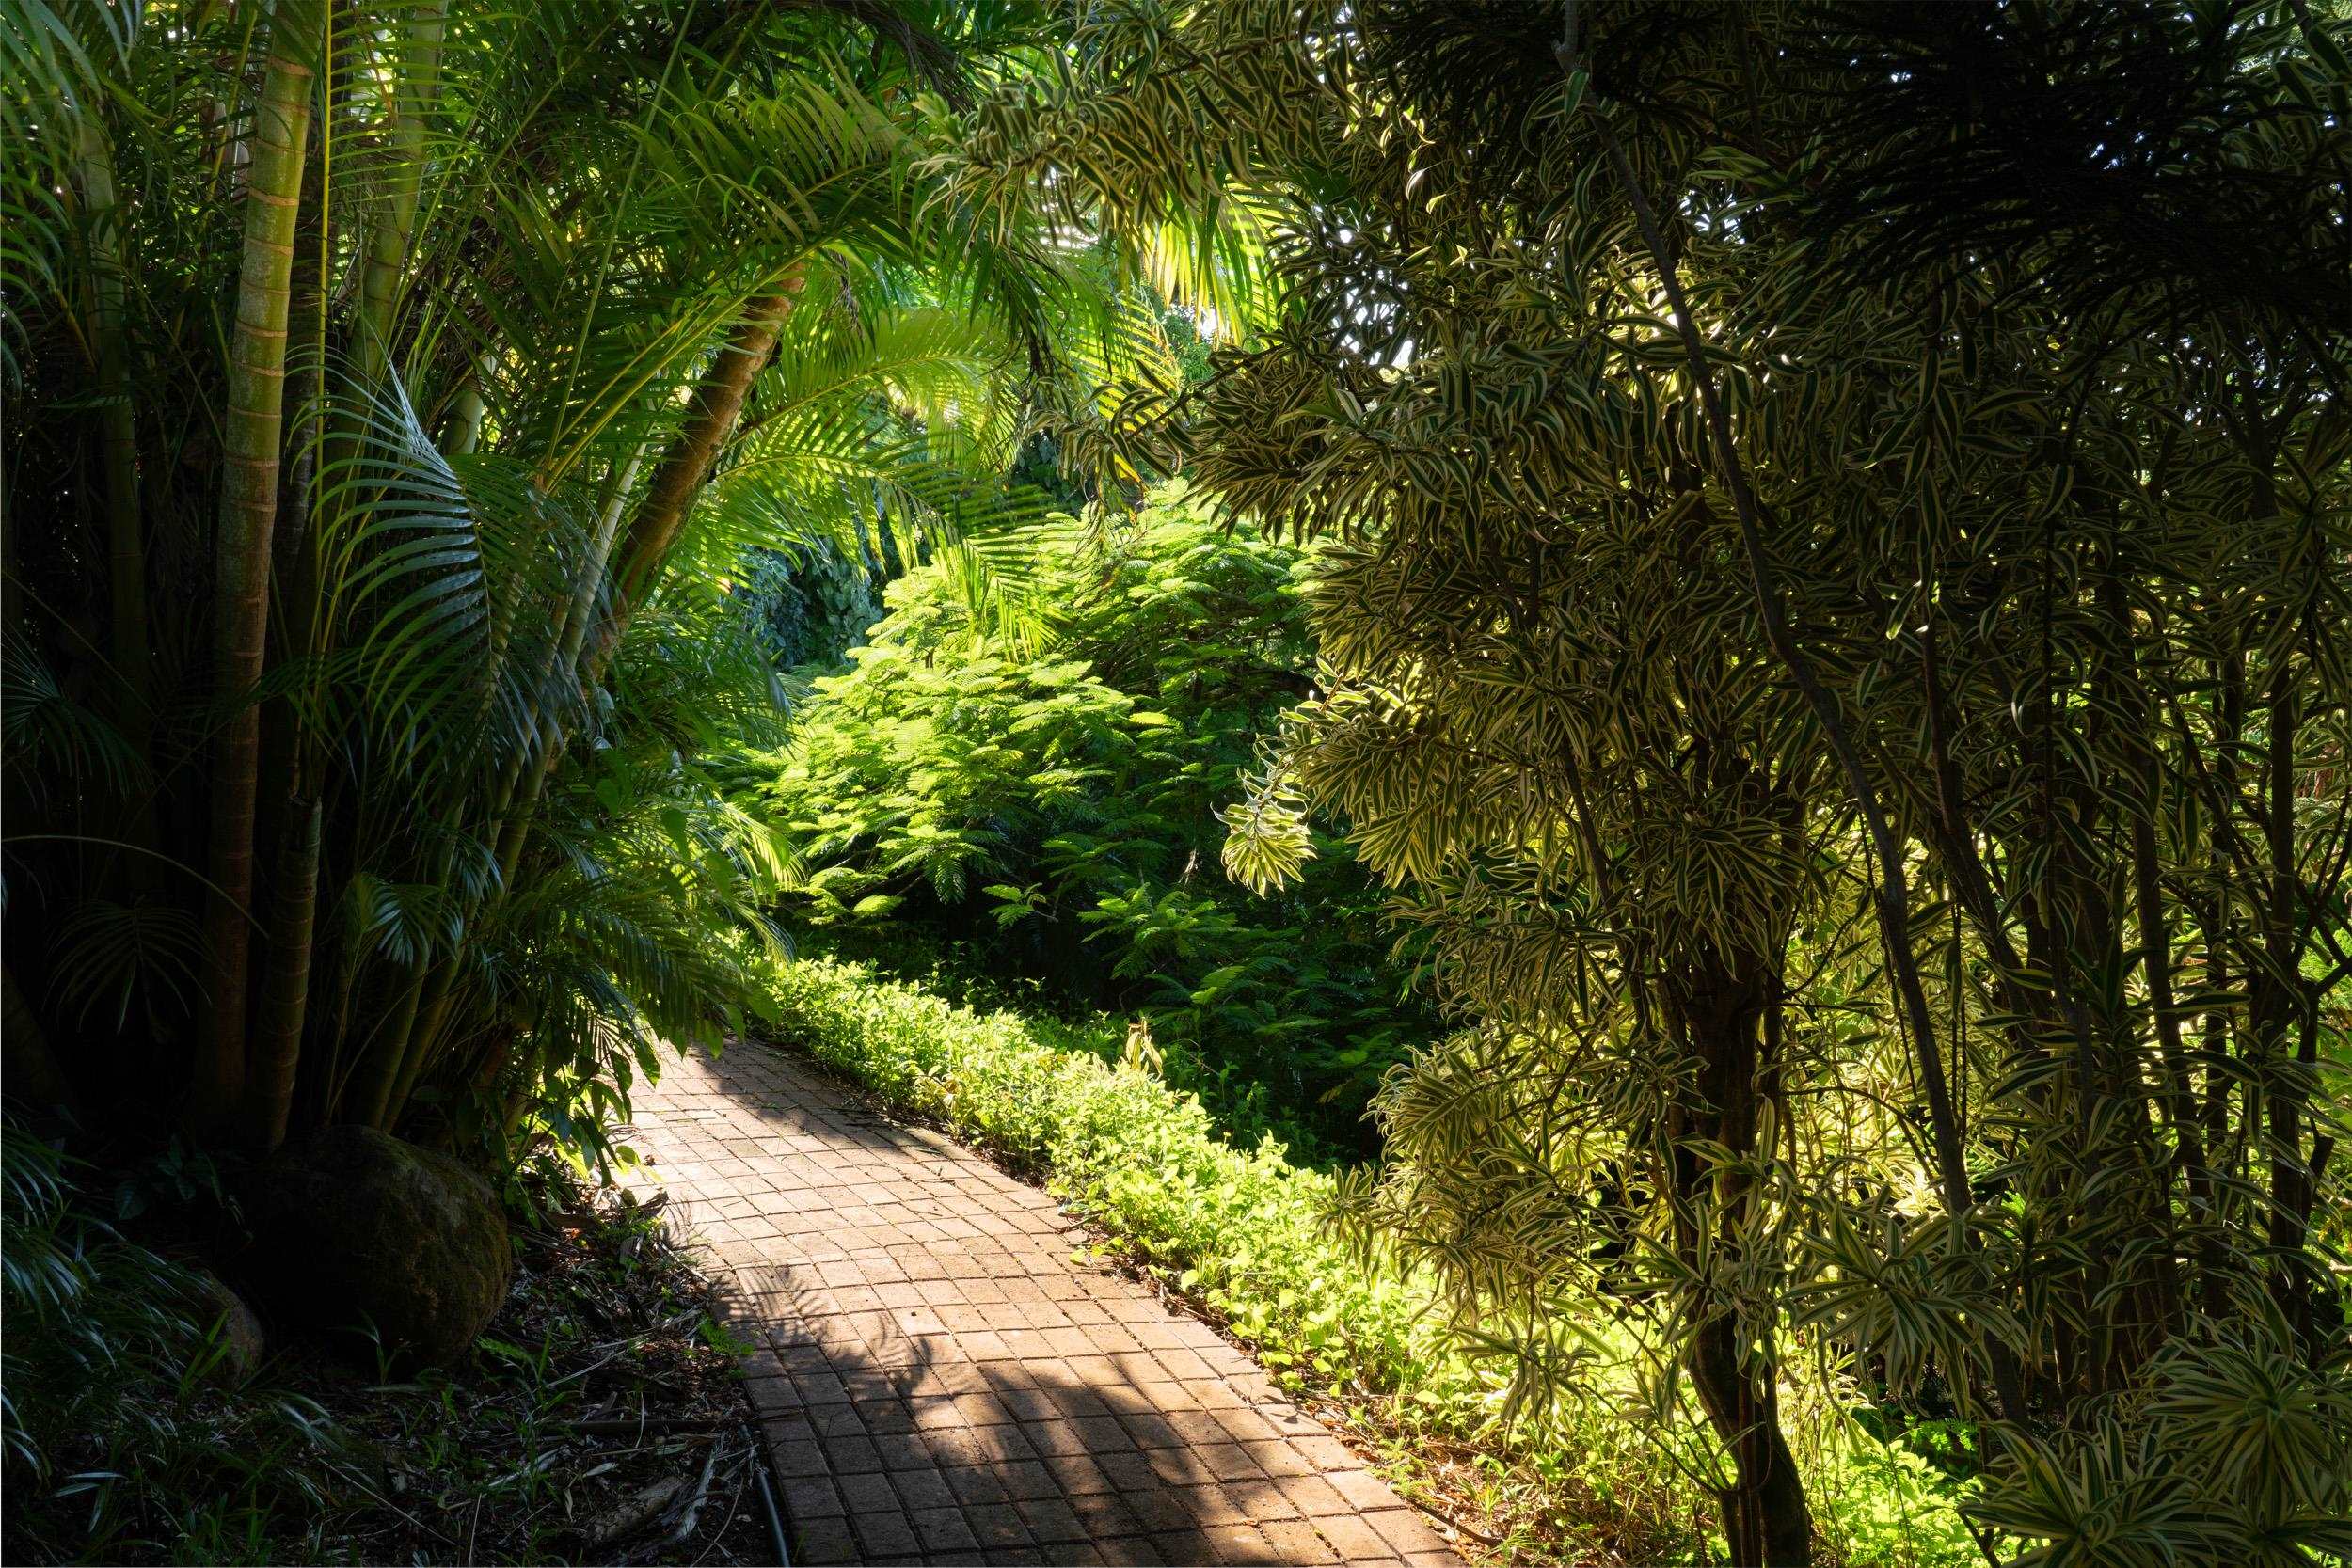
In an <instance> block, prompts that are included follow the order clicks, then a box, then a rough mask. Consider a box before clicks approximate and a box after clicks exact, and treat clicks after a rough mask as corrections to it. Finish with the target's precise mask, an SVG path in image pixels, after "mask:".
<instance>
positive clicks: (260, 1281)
mask: <svg viewBox="0 0 2352 1568" xmlns="http://www.w3.org/2000/svg"><path fill="white" fill-rule="evenodd" d="M248 1208H249V1212H251V1214H252V1216H253V1221H254V1226H253V1230H254V1244H253V1253H252V1270H251V1273H252V1276H253V1278H254V1280H255V1283H256V1284H257V1285H259V1286H260V1288H261V1290H262V1299H263V1302H264V1305H266V1306H267V1307H269V1308H270V1309H271V1310H272V1311H273V1312H274V1313H276V1314H277V1315H278V1317H279V1319H280V1320H281V1321H282V1322H284V1323H286V1324H287V1325H288V1326H290V1327H293V1328H296V1329H301V1330H306V1331H310V1332H312V1333H324V1334H327V1335H330V1336H334V1337H335V1338H338V1339H339V1341H340V1342H341V1343H342V1347H343V1348H344V1349H346V1350H348V1351H350V1352H352V1353H353V1354H357V1355H358V1356H359V1357H360V1359H361V1360H362V1361H363V1362H373V1360H374V1358H375V1353H376V1350H377V1348H378V1347H379V1346H380V1347H381V1349H382V1350H383V1351H384V1352H385V1353H386V1354H389V1357H390V1358H391V1360H392V1361H393V1362H394V1364H396V1365H398V1366H401V1367H403V1368H412V1367H417V1366H428V1367H446V1366H449V1365H451V1364H452V1363H453V1362H455V1361H456V1360H457V1358H458V1357H460V1356H462V1355H463V1354H465V1353H466V1349H467V1347H468V1346H469V1345H471V1344H472V1343H473V1341H474V1337H475V1336H476V1335H478V1334H480V1333H481V1332H482V1330H483V1328H484V1326H485V1324H487V1323H489V1321H490V1318H491V1316H492V1315H493V1314H494V1313H496V1312H497V1311H498V1309H499V1305H500V1303H501V1302H503V1301H504V1300H505V1299H506V1290H507V1286H508V1284H509V1283H510V1282H511V1281H512V1279H513V1277H514V1270H515V1259H514V1254H513V1252H512V1251H511V1249H510V1248H509V1246H508V1243H507V1235H506V1215H505V1212H503V1211H502V1210H501V1208H500V1206H499V1199H498V1194H497V1193H496V1192H494V1191H493V1190H492V1189H491V1187H490V1184H489V1183H488V1182H486V1181H485V1180H482V1178H481V1177H479V1176H477V1175H475V1174H474V1173H473V1172H472V1171H470V1170H469V1169H467V1168H466V1166H465V1165H463V1164H460V1163H459V1162H458V1161H456V1160H454V1159H452V1158H451V1157H450V1156H449V1155H447V1154H443V1153H440V1152H438V1151H437V1150H435V1149H430V1148H419V1147H418V1146H416V1145H415V1144H409V1143H403V1142H402V1141H401V1140H400V1139H398V1138H394V1137H391V1136H389V1134H386V1133H383V1132H375V1131H373V1129H371V1128H365V1127H330V1128H327V1129H326V1131H324V1132H318V1133H314V1134H312V1135H311V1136H310V1137H308V1138H306V1139H303V1140H302V1141H301V1142H299V1143H298V1144H294V1145H289V1146H288V1147H287V1148H286V1149H285V1150H284V1151H282V1152H281V1153H280V1154H279V1155H278V1158H277V1159H276V1160H274V1161H272V1162H271V1163H270V1164H269V1165H268V1166H267V1167H266V1168H265V1170H264V1171H263V1172H262V1178H261V1181H260V1184H259V1188H258V1190H257V1192H256V1195H255V1201H254V1202H253V1203H252V1204H250V1205H249V1206H248ZM370 1324H373V1335H371V1334H370V1333H369V1325H370ZM355 1335H356V1337H355Z"/></svg>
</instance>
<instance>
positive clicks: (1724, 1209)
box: [1667, 955, 1813, 1568]
mask: <svg viewBox="0 0 2352 1568" xmlns="http://www.w3.org/2000/svg"><path fill="white" fill-rule="evenodd" d="M1679 978H1680V980H1681V982H1682V983H1681V984H1680V985H1678V986H1674V987H1670V988H1669V994H1668V996H1667V1009H1668V1013H1669V1016H1671V1017H1673V1018H1674V1019H1675V1020H1676V1022H1677V1029H1676V1033H1677V1035H1678V1036H1679V1037H1681V1038H1682V1040H1683V1042H1684V1045H1685V1048H1686V1049H1687V1050H1689V1051H1690V1052H1691V1053H1692V1054H1694V1055H1695V1056H1696V1057H1697V1059H1698V1064H1697V1065H1698V1077H1697V1080H1696V1082H1695V1084H1694V1085H1692V1088H1693V1092H1692V1093H1691V1094H1689V1095H1688V1096H1687V1097H1686V1098H1685V1099H1684V1100H1683V1101H1682V1102H1681V1103H1679V1104H1677V1107H1676V1109H1675V1112H1674V1119H1675V1122H1676V1123H1677V1127H1676V1145H1675V1148H1674V1150H1673V1155H1672V1159H1673V1164H1672V1171H1673V1178H1674V1186H1675V1228H1676V1239H1677V1245H1678V1249H1679V1250H1680V1252H1681V1254H1682V1257H1683V1260H1684V1262H1685V1263H1686V1264H1687V1265H1689V1266H1691V1267H1692V1269H1693V1270H1694V1271H1695V1270H1697V1268H1698V1266H1699V1258H1700V1254H1701V1250H1702V1248H1701V1242H1702V1237H1706V1239H1707V1240H1708V1242H1710V1243H1711V1245H1712V1249H1713V1250H1714V1251H1715V1252H1716V1254H1717V1255H1718V1256H1729V1255H1732V1254H1734V1253H1736V1252H1737V1251H1738V1250H1739V1248H1740V1245H1741V1243H1742V1233H1743V1230H1744V1229H1745V1227H1746V1225H1747V1222H1748V1220H1749V1217H1750V1214H1749V1212H1750V1210H1751V1209H1752V1208H1753V1206H1754V1203H1755V1195H1754V1192H1753V1189H1752V1187H1751V1186H1750V1184H1749V1183H1748V1182H1747V1181H1746V1180H1744V1179H1741V1178H1737V1177H1734V1178H1731V1179H1729V1180H1725V1179H1724V1176H1723V1174H1722V1173H1721V1172H1720V1171H1719V1168H1718V1167H1717V1166H1716V1165H1714V1164H1712V1163H1711V1162H1710V1161H1708V1159H1706V1158H1705V1157H1703V1156H1702V1155H1701V1154H1700V1152H1699V1150H1698V1148H1696V1147H1694V1145H1695V1144H1713V1145H1717V1146H1720V1147H1721V1148H1724V1149H1727V1150H1729V1151H1730V1153H1731V1155H1732V1156H1733V1158H1734V1159H1745V1158H1747V1157H1749V1156H1751V1155H1754V1154H1756V1153H1758V1152H1765V1153H1769V1152H1770V1151H1769V1150H1758V1148H1757V1147H1756V1144H1757V1129H1758V1124H1759V1121H1760V1120H1761V1117H1760V1111H1761V1108H1762V1106H1763V1103H1764V1092H1763V1089H1764V1085H1765V1083H1766V1082H1767V1080H1768V1078H1769V1076H1770V1074H1771V1073H1772V1064H1771V1063H1769V1062H1768V1061H1767V1060H1766V1059H1765V1057H1764V1054H1763V1050H1762V1045H1763V1025H1764V1021H1765V1015H1766V1013H1767V1011H1768V1010H1769V1008H1770V1006H1771V1005H1772V993H1773V991H1774V990H1775V989H1776V986H1777V982H1776V980H1775V978H1774V976H1773V974H1772V968H1771V966H1770V965H1769V964H1768V963H1766V962H1765V961H1763V959H1762V958H1760V957H1758V956H1756V955H1745V956H1740V957H1739V958H1734V959H1731V960H1730V961H1725V959H1724V958H1723V957H1713V956H1710V957H1709V958H1704V959H1701V960H1699V961H1695V962H1693V963H1692V964H1691V965H1690V966H1689V967H1688V969H1687V970H1685V971H1684V973H1683V974H1681V976H1680V977H1679ZM1708 1231H1711V1232H1712V1234H1711V1236H1708V1235H1707V1232H1708ZM1744 1339H1745V1336H1744V1335H1743V1334H1742V1332H1741V1324H1740V1320H1739V1316H1738V1314H1737V1313H1735V1312H1734V1311H1733V1310H1731V1309H1730V1308H1728V1307H1724V1306H1722V1305H1719V1304H1718V1303H1716V1302H1713V1301H1706V1302H1703V1303H1702V1304H1701V1305H1700V1307H1699V1312H1698V1321H1697V1323H1696V1324H1695V1326H1694V1327H1693V1329H1692V1336H1691V1345H1690V1356H1689V1361H1688V1366H1689V1368H1690V1373H1691V1383H1692V1387H1693V1388H1694V1389H1695V1390H1696V1391H1697V1394H1698V1399H1699V1406H1700V1408H1701V1409H1702V1410H1704V1411H1705V1412H1706V1414H1707V1419H1708V1425H1709V1426H1710V1427H1712V1428H1713V1429H1714V1432H1715V1436H1716V1439H1717V1441H1719V1442H1720V1443H1722V1444H1723V1446H1724V1449H1725V1451H1727V1452H1728V1453H1729V1454H1730V1455H1731V1460H1732V1483H1731V1484H1730V1485H1729V1486H1728V1487H1725V1488H1724V1490H1723V1491H1722V1492H1721V1493H1720V1494H1719V1495H1718V1498H1717V1500H1718V1502H1719V1503H1720V1504H1721V1507H1722V1512H1723V1521H1724V1539H1725V1542H1726V1544H1728V1545H1729V1547H1730V1550H1731V1560H1732V1561H1733V1562H1735V1563H1740V1564H1756V1565H1761V1568H1809V1564H1810V1563H1811V1562H1812V1560H1813V1514H1812V1510H1811V1508H1810V1507H1809V1505H1808V1504H1807V1503H1806V1500H1805V1495H1804V1478H1803V1476H1801V1475H1800V1474H1799V1473H1798V1470H1797V1462H1796V1457H1795V1455H1793V1454H1792V1453H1790V1452H1789V1449H1788V1438H1787V1437H1786V1436H1785V1435H1784V1434H1783V1433H1782V1432H1781V1429H1780V1394H1779V1389H1778V1386H1777V1384H1776V1380H1775V1378H1774V1375H1773V1370H1772V1365H1771V1364H1770V1362H1769V1361H1767V1360H1763V1359H1762V1358H1760V1357H1757V1356H1752V1355H1750V1354H1747V1353H1746V1351H1745V1347H1744V1343H1743V1341H1744ZM1759 1362H1760V1363H1761V1364H1759Z"/></svg>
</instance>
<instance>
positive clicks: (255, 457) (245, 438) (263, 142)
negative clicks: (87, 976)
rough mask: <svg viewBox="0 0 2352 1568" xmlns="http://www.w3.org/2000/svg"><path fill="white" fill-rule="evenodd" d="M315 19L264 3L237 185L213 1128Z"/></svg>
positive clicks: (210, 1076)
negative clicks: (255, 93) (259, 70)
mask: <svg viewBox="0 0 2352 1568" xmlns="http://www.w3.org/2000/svg"><path fill="white" fill-rule="evenodd" d="M320 20H321V15H320V10H319V4H318V0H278V13H277V15H276V17H275V18H274V19H273V22H272V24H271V27H270V48H269V63H268V67H267V71H266V74H265V75H264V77H263V80H262V99H261V103H260V107H259V112H258V114H257V115H256V117H255V123H254V128H253V141H254V151H253V164H252V168H251V171H250V173H249V176H248V178H247V180H246V193H245V194H246V212H245V259H244V266H243V271H242V273H241V275H240V277H239V281H238V288H237V323H236V329H235V331H234V333H233V335H232V336H231V338H230V346H229V397H228V412H227V418H226V420H225V422H224V426H223V441H222V445H223V448H224V463H223V468H222V485H221V504H220V524H219V537H218V541H217V546H216V562H215V583H214V605H215V609H214V616H215V639H216V642H217V646H218V665H217V673H216V675H215V698H216V700H217V701H218V702H220V703H221V704H222V705H224V706H225V707H227V708H228V709H229V710H230V711H229V713H228V715H227V717H226V718H224V719H223V721H221V725H220V731H219V736H218V739H217V741H216V743H215V751H214V760H213V778H212V786H213V801H212V824H211V832H210V835H209V836H210V841H211V842H210V853H209V856H208V859H209V863H210V872H211V878H212V882H213V886H214V891H213V893H212V895H211V897H210V900H209V903H208V906H207V911H206V916H207V918H206V935H207V937H208V939H209V949H210V952H209V956H210V958H211V974H210V976H209V978H210V987H209V990H210V994H211V1002H212V1019H211V1037H210V1039H209V1040H208V1041H207V1042H206V1047H205V1049H204V1050H203V1051H202V1052H201V1053H199V1056H198V1059H197V1068H196V1079H195V1083H194V1085H192V1089H191V1099H190V1106H189V1111H190V1116H191V1118H192V1119H193V1120H194V1121H196V1122H197V1124H198V1125H199V1126H218V1125H220V1124H221V1123H223V1122H225V1121H226V1120H227V1119H228V1118H229V1117H230V1116H231V1115H232V1114H233V1112H234V1110H235V1108H236V1105H237V1103H238V1099H239V1095H240V1093H241V1091H242V1088H243V1085H244V1081H245V1073H246V1012H247V1003H248V1000H249V996H248V992H249V976H248V974H247V971H248V967H249V961H250V954H251V942H250V938H249V937H248V935H247V932H246V918H247V917H246V907H247V906H248V905H249V904H250V903H251V902H252V893H253V808H254V801H255V799H256V797H257V795H258V793H259V789H260V783H261V781H260V767H259V764H260V759H261V742H262V713H261V709H260V708H259V707H258V706H256V705H255V704H254V702H253V700H252V692H253V688H254V686H255V685H256V684H257V683H258V682H259V681H260V679H261V675H262V661H263V650H264V647H265V644H266V641H267V637H268V630H269V576H270V541H271V535H272V534H273V532H274V531H276V529H277V526H278V460H279V452H280V447H281V437H282V426H283V423H284V417H285V394H286V325H287V300H288V294H289V282H290V275H291V272H292V269H293V263H294V218H295V214H296V212H297V210H298V209H299V207H300V204H301V195H300V193H301V189H302V166H303V160H304V156H305V152H306V150H307V149H308V147H309V144H310V96H311V91H312V78H313V77H314V76H315V74H316V72H315V71H314V70H313V69H312V62H313V60H314V59H315V58H316V56H317V52H318V47H319V35H320V31H321V28H320Z"/></svg>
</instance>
